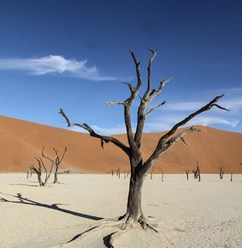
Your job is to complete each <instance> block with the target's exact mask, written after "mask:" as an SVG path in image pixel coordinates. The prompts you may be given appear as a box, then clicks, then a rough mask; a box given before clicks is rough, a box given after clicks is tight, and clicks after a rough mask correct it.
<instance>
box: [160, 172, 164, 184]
mask: <svg viewBox="0 0 242 248" xmlns="http://www.w3.org/2000/svg"><path fill="white" fill-rule="evenodd" d="M161 182H164V172H163V170H162V171H161Z"/></svg>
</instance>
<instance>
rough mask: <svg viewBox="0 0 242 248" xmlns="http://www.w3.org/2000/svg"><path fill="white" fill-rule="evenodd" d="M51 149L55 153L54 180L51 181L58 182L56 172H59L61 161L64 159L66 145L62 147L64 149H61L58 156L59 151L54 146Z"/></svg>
mask: <svg viewBox="0 0 242 248" xmlns="http://www.w3.org/2000/svg"><path fill="white" fill-rule="evenodd" d="M53 150H54V152H55V155H56V158H55V172H54V181H53V183H59V181H58V172H59V168H60V165H61V162H62V160H63V159H64V157H65V154H66V152H67V147H65V148H64V151H63V153H62V155H61V156H59V153H58V151H57V150H56V149H55V148H53Z"/></svg>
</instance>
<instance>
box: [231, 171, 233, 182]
mask: <svg viewBox="0 0 242 248" xmlns="http://www.w3.org/2000/svg"><path fill="white" fill-rule="evenodd" d="M232 181H233V173H232V172H231V173H230V182H232Z"/></svg>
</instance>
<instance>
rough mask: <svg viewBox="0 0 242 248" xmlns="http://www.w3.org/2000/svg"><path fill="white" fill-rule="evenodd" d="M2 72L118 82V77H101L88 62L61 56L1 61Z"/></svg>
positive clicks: (95, 68)
mask: <svg viewBox="0 0 242 248" xmlns="http://www.w3.org/2000/svg"><path fill="white" fill-rule="evenodd" d="M0 70H19V71H25V72H27V73H29V74H32V75H45V74H53V73H56V74H65V75H69V76H75V77H79V78H84V79H88V80H93V81H102V80H117V78H116V77H111V76H102V75H100V73H99V71H98V69H97V67H96V66H88V65H87V60H75V59H66V58H64V57H63V56H60V55H49V56H45V57H41V58H6V59H0Z"/></svg>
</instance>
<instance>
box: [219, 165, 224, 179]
mask: <svg viewBox="0 0 242 248" xmlns="http://www.w3.org/2000/svg"><path fill="white" fill-rule="evenodd" d="M218 170H219V178H220V179H223V177H224V171H223V166H220V167H219V168H218Z"/></svg>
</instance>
